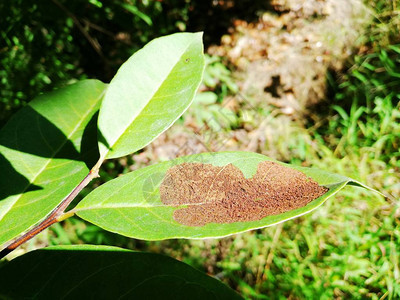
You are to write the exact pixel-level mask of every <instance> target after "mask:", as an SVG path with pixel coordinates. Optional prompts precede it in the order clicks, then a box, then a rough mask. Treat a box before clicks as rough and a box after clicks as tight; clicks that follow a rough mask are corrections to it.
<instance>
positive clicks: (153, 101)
mask: <svg viewBox="0 0 400 300" xmlns="http://www.w3.org/2000/svg"><path fill="white" fill-rule="evenodd" d="M201 39H202V34H201V33H177V34H173V35H170V36H166V37H162V38H158V39H155V40H153V41H152V42H150V43H149V44H147V45H146V46H145V47H144V48H143V49H141V50H139V51H138V52H136V53H135V54H134V55H133V56H132V57H131V58H130V59H129V60H128V61H127V62H125V63H124V64H123V65H122V66H121V68H120V69H119V71H118V73H117V74H116V75H115V77H114V78H113V80H112V81H111V83H110V85H109V87H108V89H107V92H106V94H105V96H104V100H103V103H102V105H101V109H100V115H99V121H98V126H99V131H100V134H99V148H100V154H101V157H102V158H116V157H121V156H124V155H127V154H130V153H133V152H135V151H137V150H139V149H141V148H143V147H144V146H146V145H147V144H149V143H150V142H151V141H153V140H154V139H155V138H156V137H157V136H158V135H160V134H161V133H162V132H163V131H165V130H166V129H167V128H168V127H170V126H171V125H172V123H173V122H175V121H176V119H178V118H179V116H181V115H182V113H183V112H184V111H185V110H186V109H187V108H188V106H189V105H190V103H191V102H192V99H193V97H194V95H195V92H196V90H197V88H198V87H199V85H200V82H201V78H202V74H203V69H204V56H203V44H202V40H201Z"/></svg>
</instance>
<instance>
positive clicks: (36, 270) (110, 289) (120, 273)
mask: <svg viewBox="0 0 400 300" xmlns="http://www.w3.org/2000/svg"><path fill="white" fill-rule="evenodd" d="M0 282H1V285H2V288H1V290H0V298H6V299H8V298H11V299H33V298H34V299H241V297H240V296H239V295H238V294H236V293H235V292H234V291H233V290H231V289H229V288H228V287H226V286H225V285H224V284H222V283H220V282H218V281H217V280H216V279H213V278H211V277H209V276H207V275H205V274H203V273H201V272H199V271H197V270H195V269H193V268H192V267H190V266H188V265H186V264H184V263H182V262H179V261H177V260H174V259H172V258H170V257H167V256H162V255H158V254H152V253H139V252H133V251H128V250H123V249H120V248H115V247H106V246H90V245H82V246H64V247H50V248H47V249H44V250H37V251H33V252H30V253H28V254H26V255H23V256H21V257H18V258H16V259H14V260H12V261H11V262H8V263H6V264H5V265H4V266H2V267H0Z"/></svg>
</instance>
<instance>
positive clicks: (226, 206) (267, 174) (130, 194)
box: [74, 152, 365, 240]
mask: <svg viewBox="0 0 400 300" xmlns="http://www.w3.org/2000/svg"><path fill="white" fill-rule="evenodd" d="M271 161H272V160H271V159H270V158H268V157H266V156H263V155H260V154H256V153H250V152H221V153H203V154H198V155H192V156H187V157H182V158H178V159H175V160H173V161H169V162H163V163H159V164H156V165H152V166H149V167H146V168H143V169H140V170H137V171H134V172H131V173H128V174H126V175H123V176H121V177H119V178H117V179H114V180H111V181H109V182H107V183H106V184H104V185H102V186H100V187H99V188H97V189H96V190H94V191H93V192H91V193H90V194H89V195H88V196H87V197H86V198H84V199H83V200H82V201H81V202H80V203H79V204H78V206H77V207H76V208H75V209H74V211H75V212H76V213H77V215H78V216H80V217H81V218H83V219H85V220H87V221H89V222H92V223H94V224H96V225H98V226H100V227H102V228H104V229H106V230H109V231H112V232H116V233H119V234H122V235H125V236H129V237H134V238H139V239H145V240H161V239H168V238H210V237H223V236H227V235H231V234H235V233H239V232H243V231H247V230H251V229H256V228H262V227H266V226H271V225H274V224H277V223H280V222H284V221H286V220H289V219H292V218H295V217H298V216H301V215H303V214H306V213H308V212H310V211H312V210H314V209H316V208H317V207H318V206H320V205H321V204H322V203H323V202H325V201H326V200H327V199H328V198H329V197H332V196H333V195H334V194H336V193H337V192H338V191H339V190H340V189H342V188H343V187H344V186H345V185H347V184H352V185H358V186H363V185H362V184H361V183H358V182H356V181H354V180H352V179H350V178H347V177H345V176H341V175H337V174H332V173H329V172H325V171H321V170H316V169H310V168H303V167H298V166H290V165H286V164H283V163H277V162H275V163H262V162H271ZM183 163H189V166H194V164H193V163H197V167H196V168H197V169H194V172H193V174H192V177H191V178H190V176H187V177H184V176H181V177H177V176H176V174H181V175H182V174H183V175H184V174H185V172H186V173H188V172H189V171H191V169H190V168H189V167H188V165H183ZM200 164H203V165H200ZM229 164H232V165H231V166H230V165H229ZM259 164H260V165H261V166H263V167H265V166H266V165H268V170H267V171H265V170H264V171H262V170H261V169H260V174H259V173H258V166H259ZM270 164H271V166H269V165H270ZM199 166H200V167H207V168H208V169H204V170H202V169H201V168H200V167H199ZM214 166H215V167H214ZM280 166H284V167H280ZM221 167H223V168H221ZM218 168H219V170H218ZM237 168H238V169H237ZM214 169H216V170H217V171H218V172H216V171H215V170H214ZM171 170H175V171H176V174H175V173H167V172H171ZM213 170H214V171H215V172H214V173H213ZM228 170H229V172H228ZM293 170H297V171H300V172H302V173H300V172H297V171H293ZM175 171H174V172H175ZM192 171H193V170H192ZM303 173H304V174H305V175H306V176H305V175H304V174H303ZM167 174H168V176H166V175H167ZM174 174H175V175H174ZM255 174H258V175H257V176H258V177H257V178H261V179H260V180H259V181H256V176H255ZM228 175H229V176H230V177H229V176H228ZM300 175H301V176H300ZM235 176H236V177H235ZM260 176H262V177H260ZM296 176H297V177H296ZM302 176H303V177H304V178H302ZM307 176H308V177H310V178H311V179H313V180H314V181H315V182H314V183H313V182H311V181H310V180H309V179H307ZM293 178H294V179H293ZM296 178H297V179H296ZM301 180H302V181H301ZM168 182H169V183H168ZM171 182H172V183H171ZM254 183H256V184H254ZM317 183H318V184H319V185H321V186H324V187H326V188H327V189H329V190H328V191H327V192H326V189H325V188H323V187H320V186H318V184H317ZM161 184H162V186H163V188H164V199H161V197H160V185H161ZM229 184H231V186H230V185H229ZM264 184H270V185H269V186H266V187H263V185H264ZM310 187H311V188H310ZM363 187H365V186H363ZM223 189H225V190H223ZM257 189H258V190H261V192H262V193H266V191H268V193H271V194H268V195H270V196H268V197H271V200H270V199H267V201H272V202H269V203H264V204H263V205H264V206H262V208H261V209H260V208H259V207H257V205H258V204H259V203H262V202H257V201H261V200H262V195H261V196H260V195H259V196H258V198H257V197H256V198H254V197H253V196H251V195H253V194H254V192H255V191H257ZM321 189H322V190H324V192H326V193H325V194H323V193H321ZM314 190H316V191H319V192H320V194H321V196H320V197H317V198H316V199H314V200H312V199H313V198H311V196H312V195H313V193H314ZM183 192H185V193H186V194H184V193H183ZM182 193H183V196H181V195H182ZM241 193H242V194H241ZM165 195H167V196H168V197H167V196H165ZM221 195H222V196H221ZM238 195H241V197H242V198H241V199H239V200H240V201H241V202H236V203H233V202H232V201H233V200H228V199H236V198H235V197H238ZM282 195H283V196H282ZM285 197H286V198H287V199H286V198H285ZM274 199H275V200H274ZM276 199H278V200H276ZM289 199H291V201H290V202H289V201H288V200H289ZM307 199H308V200H307ZM217 200H218V201H219V202H220V204H218V205H215V201H217ZM306 200H307V201H310V202H309V203H308V204H307V205H305V204H304V205H305V206H297V207H296V205H298V203H300V202H299V201H306ZM311 200H312V201H311ZM179 201H180V202H179ZM196 201H197V202H196ZM252 201H253V202H252ZM274 201H275V202H274ZM178 202H179V203H178ZM210 203H211V204H210ZM246 203H247V204H246ZM257 203H258V204H257ZM246 205H247V207H246ZM286 206H290V207H292V208H293V209H292V210H287V211H282V212H279V213H278V214H272V212H271V215H268V214H267V215H263V213H265V211H263V209H264V210H265V209H272V210H277V211H278V210H279V209H284V208H285V207H286ZM188 209H192V210H191V211H190V210H188ZM193 209H194V210H195V212H193ZM249 209H250V210H251V209H252V211H250V212H249ZM197 210H199V211H197ZM185 218H186V219H185ZM207 218H208V221H207ZM218 218H220V219H218ZM188 220H189V221H188ZM204 220H206V221H207V222H202V221H204ZM210 220H211V221H210ZM220 220H222V222H220ZM196 222H197V223H196ZM203 223H204V224H203Z"/></svg>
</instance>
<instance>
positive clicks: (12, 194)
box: [0, 80, 106, 245]
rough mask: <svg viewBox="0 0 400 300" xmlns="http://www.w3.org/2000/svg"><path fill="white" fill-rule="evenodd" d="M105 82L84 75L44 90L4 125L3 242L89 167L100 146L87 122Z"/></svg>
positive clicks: (0, 142)
mask: <svg viewBox="0 0 400 300" xmlns="http://www.w3.org/2000/svg"><path fill="white" fill-rule="evenodd" d="M105 87H106V85H105V84H103V83H102V82H100V81H96V80H86V81H82V82H79V83H76V84H73V85H70V86H68V87H65V88H63V89H59V90H56V91H53V92H51V93H47V94H44V95H41V96H39V97H37V98H36V99H34V100H33V101H31V102H30V103H29V105H27V106H26V107H25V108H23V109H21V110H20V111H19V112H18V113H17V114H15V115H14V117H13V118H12V119H11V120H10V121H9V122H8V123H7V124H6V125H5V126H4V128H3V129H2V130H1V131H0V170H1V172H0V191H1V192H0V196H1V197H0V245H1V244H3V243H5V242H7V241H9V240H11V239H13V238H15V237H16V236H18V235H19V234H21V233H22V232H23V231H25V230H27V229H28V228H29V227H31V226H32V225H34V224H35V223H37V222H39V221H40V220H42V219H43V218H44V217H45V216H46V215H47V214H48V213H49V212H50V211H51V210H52V209H53V208H55V207H56V206H57V205H58V203H59V202H60V201H61V200H62V199H63V198H64V197H65V196H66V195H68V193H69V192H71V190H72V189H73V188H74V187H75V186H76V185H77V184H78V183H79V182H80V181H81V180H82V178H83V177H84V176H85V175H86V174H87V173H88V172H89V169H88V167H87V164H86V163H85V162H86V161H90V160H91V159H93V157H92V156H96V155H98V152H97V141H96V140H93V136H94V137H95V138H96V128H95V127H93V126H91V127H90V126H89V127H88V126H87V125H88V124H89V123H92V124H95V123H96V122H95V120H94V122H93V118H95V113H96V111H98V109H99V107H100V102H101V98H102V94H103V91H104V90H105ZM91 120H92V121H91ZM89 129H91V130H89ZM96 153H97V154H96ZM96 158H98V157H96Z"/></svg>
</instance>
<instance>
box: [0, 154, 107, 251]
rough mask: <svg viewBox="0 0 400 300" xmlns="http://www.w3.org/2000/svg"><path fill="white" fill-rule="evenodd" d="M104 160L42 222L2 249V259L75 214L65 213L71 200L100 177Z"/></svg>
mask: <svg viewBox="0 0 400 300" xmlns="http://www.w3.org/2000/svg"><path fill="white" fill-rule="evenodd" d="M102 162H103V159H100V160H99V161H98V162H97V163H96V165H95V166H94V167H93V168H92V169H91V170H90V172H89V174H87V175H86V177H85V178H83V180H82V181H81V182H80V183H79V184H78V185H77V186H76V187H75V188H74V189H73V190H72V192H71V193H69V195H68V196H67V197H65V198H64V199H63V200H62V201H61V203H60V204H59V205H58V206H57V207H56V208H54V209H53V210H52V212H51V213H50V214H49V215H48V216H47V217H46V218H45V219H44V220H43V221H42V222H41V223H39V224H38V225H36V226H35V227H33V228H32V229H31V230H29V231H28V232H26V233H25V234H23V235H22V236H20V237H18V238H17V239H15V240H14V241H13V242H12V243H11V244H10V245H8V246H7V247H6V248H4V249H3V250H1V251H0V259H2V258H3V257H4V256H6V255H7V254H9V253H10V252H12V251H13V250H15V249H16V248H17V247H19V246H20V245H22V244H23V243H25V242H27V241H29V240H30V239H31V238H33V237H34V236H36V235H37V234H39V233H40V232H42V231H43V230H44V229H46V228H47V227H49V226H51V225H52V224H54V223H57V222H60V221H62V220H65V219H66V218H69V217H71V216H73V214H70V215H67V216H66V215H63V214H64V212H65V210H66V209H67V207H68V205H70V204H71V202H72V201H73V200H74V199H75V197H76V196H77V195H78V194H79V193H80V191H82V190H83V188H84V187H86V186H87V185H88V184H89V182H90V181H92V180H93V179H94V178H96V177H99V168H100V165H101V163H102ZM60 217H61V218H60Z"/></svg>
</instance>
